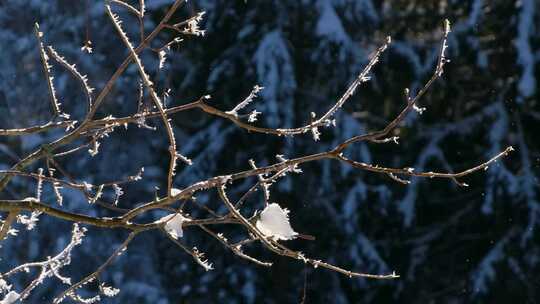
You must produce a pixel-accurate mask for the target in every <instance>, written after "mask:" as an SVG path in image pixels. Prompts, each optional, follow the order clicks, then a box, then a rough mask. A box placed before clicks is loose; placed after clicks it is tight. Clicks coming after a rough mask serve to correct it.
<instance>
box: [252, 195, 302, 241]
mask: <svg viewBox="0 0 540 304" xmlns="http://www.w3.org/2000/svg"><path fill="white" fill-rule="evenodd" d="M255 226H256V227H257V229H259V230H260V231H261V232H262V233H263V234H264V235H265V236H269V237H272V238H273V239H274V240H276V241H277V240H292V239H294V238H296V236H297V235H298V233H297V232H295V231H294V230H293V229H292V227H291V224H290V223H289V210H287V209H282V208H281V207H280V206H279V205H278V204H276V203H272V204H270V205H268V206H266V208H264V210H263V211H262V212H261V215H260V218H259V219H258V220H257V222H256V224H255Z"/></svg>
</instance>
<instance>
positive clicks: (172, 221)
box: [155, 213, 189, 239]
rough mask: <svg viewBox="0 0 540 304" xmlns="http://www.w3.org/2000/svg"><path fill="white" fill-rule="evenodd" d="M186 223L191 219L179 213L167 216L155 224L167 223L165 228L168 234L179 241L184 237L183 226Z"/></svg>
mask: <svg viewBox="0 0 540 304" xmlns="http://www.w3.org/2000/svg"><path fill="white" fill-rule="evenodd" d="M185 221H189V219H187V218H185V217H183V216H182V215H181V214H179V213H177V214H169V215H166V216H164V217H162V218H160V219H159V220H157V221H155V223H166V224H165V227H164V228H165V231H167V233H169V235H170V236H172V237H173V238H174V239H178V238H181V237H182V236H183V235H184V231H183V230H182V224H183V223H184V222H185Z"/></svg>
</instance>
